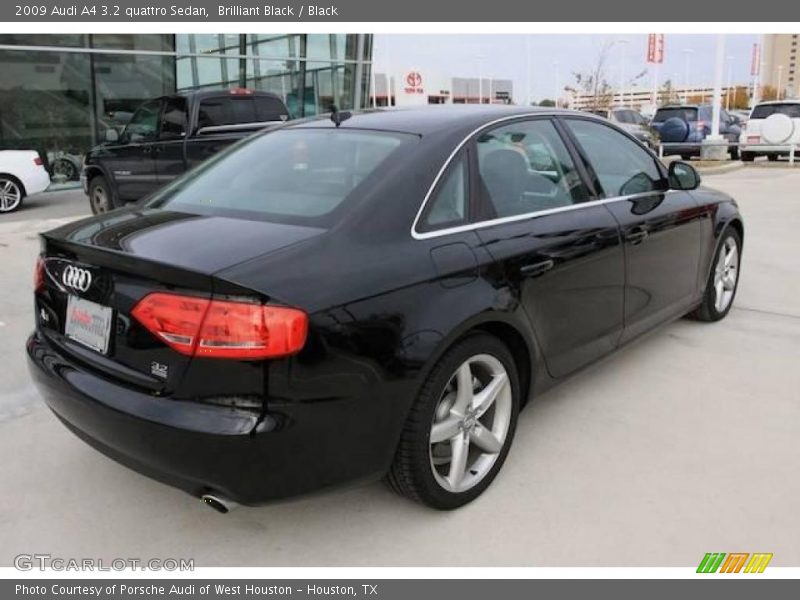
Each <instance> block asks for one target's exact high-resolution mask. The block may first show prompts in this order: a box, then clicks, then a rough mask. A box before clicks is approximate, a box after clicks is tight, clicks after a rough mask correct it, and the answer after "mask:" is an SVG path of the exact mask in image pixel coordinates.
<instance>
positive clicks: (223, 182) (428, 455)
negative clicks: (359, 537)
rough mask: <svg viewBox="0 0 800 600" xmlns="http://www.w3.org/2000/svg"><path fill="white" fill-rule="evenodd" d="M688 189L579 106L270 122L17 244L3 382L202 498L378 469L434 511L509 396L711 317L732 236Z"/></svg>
mask: <svg viewBox="0 0 800 600" xmlns="http://www.w3.org/2000/svg"><path fill="white" fill-rule="evenodd" d="M348 117H349V118H348ZM699 183H700V180H699V177H698V175H697V173H696V172H695V170H694V169H693V168H692V167H691V166H690V165H688V164H686V163H681V162H674V163H672V164H671V165H670V166H669V168H666V167H665V166H664V165H662V164H661V163H660V162H659V161H658V159H657V158H656V157H655V156H654V155H653V154H652V153H651V152H650V151H649V150H648V149H646V148H645V147H644V146H642V144H640V143H639V142H638V141H637V140H636V139H635V138H633V137H631V136H630V135H629V134H627V133H626V132H625V131H623V130H621V129H619V128H617V127H616V126H614V125H613V124H611V123H609V122H608V121H606V120H604V119H599V118H597V117H595V116H593V115H589V114H586V113H576V112H569V111H557V110H552V109H542V110H535V109H530V108H509V107H458V106H450V107H431V108H425V109H408V110H392V111H371V112H364V113H359V114H353V115H349V114H345V113H335V114H334V115H333V116H332V118H328V117H322V118H319V119H312V120H306V121H302V122H301V121H298V122H294V123H290V124H287V125H285V126H283V127H281V128H279V129H277V130H273V131H270V132H266V133H264V134H259V135H256V136H255V137H252V138H249V139H248V140H245V141H244V142H240V143H239V144H237V145H235V146H233V147H231V148H230V149H228V150H226V151H224V152H223V153H221V154H219V155H217V156H216V157H214V158H212V159H211V160H210V161H209V162H207V163H204V164H203V165H202V166H200V167H199V168H197V169H195V170H193V171H191V172H189V173H188V174H186V175H184V176H182V177H180V178H179V179H176V180H175V181H174V182H172V183H171V184H170V185H168V186H167V187H165V188H164V189H162V190H160V191H159V192H157V193H156V194H155V195H154V196H152V197H150V198H148V199H145V200H143V201H141V202H140V203H138V204H136V205H132V206H129V207H127V208H123V209H119V210H116V211H112V212H110V213H107V214H104V215H98V216H96V217H92V218H88V219H85V220H81V221H78V222H75V223H70V224H68V225H65V226H62V227H60V228H58V229H55V230H53V231H50V232H48V233H45V234H43V235H42V247H41V256H40V257H39V259H38V263H37V267H36V276H35V303H36V311H35V314H36V329H35V331H34V333H33V334H32V335H31V337H30V339H29V340H28V343H27V352H28V356H29V358H30V365H31V371H32V373H33V377H34V379H35V381H36V383H37V385H38V388H39V390H40V391H41V393H42V395H43V396H44V398H45V399H46V401H47V403H48V404H49V406H50V408H51V409H52V411H53V412H54V413H55V415H56V416H57V417H58V418H59V419H61V420H62V421H63V422H64V424H65V425H66V426H67V427H68V428H70V429H71V430H72V431H73V432H75V433H76V434H77V435H78V436H79V437H81V438H83V439H84V440H85V441H87V442H88V443H90V444H92V445H93V446H95V447H96V448H97V449H99V450H100V451H102V452H104V453H105V454H107V455H109V456H110V457H112V458H114V459H116V460H117V461H119V462H121V463H123V464H125V465H128V466H130V467H132V468H134V469H136V470H138V471H141V472H144V473H146V474H148V475H150V476H152V477H155V478H157V479H159V480H162V481H164V482H167V483H169V484H171V485H174V486H177V487H179V488H182V489H184V490H186V491H188V492H189V493H191V494H193V495H196V496H198V497H201V498H203V499H204V500H205V501H206V502H207V503H209V504H211V505H212V506H213V507H215V508H217V509H219V510H221V511H225V510H227V509H228V508H229V507H230V506H232V505H233V504H234V503H243V504H248V505H253V504H259V503H262V502H266V501H269V500H271V499H276V498H282V497H287V496H292V495H297V494H302V493H306V492H310V491H314V490H319V489H323V488H329V487H332V486H338V485H341V484H344V483H348V482H354V481H361V480H370V479H373V478H375V479H377V478H380V477H385V478H386V479H387V480H388V482H389V483H390V484H391V486H392V487H393V488H394V489H396V490H397V491H398V492H400V493H401V494H403V495H405V496H408V497H410V498H412V499H415V500H418V501H421V502H423V503H425V504H427V505H429V506H432V507H435V508H438V509H452V508H456V507H458V506H461V505H463V504H465V503H467V502H469V501H471V500H473V499H475V498H476V497H477V496H478V495H480V494H481V493H482V492H483V491H484V490H485V489H486V488H487V486H489V485H490V483H491V482H492V480H493V479H494V478H495V476H496V475H497V473H498V472H499V470H500V469H501V467H502V465H503V462H504V460H505V458H506V456H507V454H508V452H509V449H510V447H511V443H512V440H513V438H514V434H515V429H516V426H517V415H518V412H519V410H520V409H521V408H523V407H524V406H525V404H526V402H527V401H528V400H529V399H530V398H532V397H535V396H537V395H538V394H541V393H542V392H543V391H544V390H546V389H547V388H548V387H550V386H552V385H553V384H555V383H557V382H559V381H561V380H563V379H564V378H565V377H567V376H569V375H570V374H571V373H573V372H575V371H577V370H579V369H581V368H582V367H584V366H586V365H588V364H590V363H592V362H594V361H597V360H598V359H600V358H601V357H603V356H605V355H607V354H609V353H611V352H613V351H614V350H616V349H617V348H620V347H621V346H624V345H625V344H626V343H628V342H630V341H631V340H633V339H635V338H637V337H638V336H640V335H642V334H643V333H645V332H647V331H650V330H652V329H653V328H655V327H657V326H659V325H661V324H663V323H666V322H668V321H670V320H672V319H676V318H679V317H682V316H684V315H687V314H690V315H693V316H694V317H695V318H697V319H699V320H702V321H716V320H719V319H721V318H723V317H724V316H725V315H726V314H727V313H728V311H729V310H730V308H731V304H732V302H733V299H734V295H735V294H736V286H737V282H738V275H739V264H740V257H741V251H742V242H743V239H744V230H743V222H742V218H741V216H740V214H739V211H738V209H737V206H736V203H735V202H734V201H733V200H732V199H731V198H729V197H728V196H726V195H724V194H721V193H719V192H715V191H712V190H709V189H705V188H700V187H698V186H699ZM519 433H520V435H525V433H526V432H525V431H520V432H519Z"/></svg>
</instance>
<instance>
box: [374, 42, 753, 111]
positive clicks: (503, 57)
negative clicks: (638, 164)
mask: <svg viewBox="0 0 800 600" xmlns="http://www.w3.org/2000/svg"><path fill="white" fill-rule="evenodd" d="M716 37H717V36H716V35H678V34H668V35H667V36H666V38H665V44H664V45H665V56H664V64H663V65H661V66H660V70H659V76H658V79H659V81H660V82H662V83H663V81H664V80H665V79H672V80H673V82H676V83H677V85H679V86H683V85H684V83H685V81H686V70H687V69H686V61H687V58H688V61H689V69H688V71H689V83H690V84H691V85H703V84H706V85H712V84H713V78H714V56H715V50H716ZM614 41H615V42H616V43H615V45H614V47H612V49H611V50H610V53H609V57H608V61H607V65H608V66H607V69H606V73H607V77H608V80H609V83H611V84H612V85H614V86H617V85H618V84H619V82H620V78H621V70H623V69H624V71H622V72H624V73H625V75H626V76H625V80H626V81H627V80H628V79H629V78H631V77H632V76H634V75H635V74H638V73H641V72H642V71H644V70H645V69H647V70H648V73H647V75H645V76H644V77H643V78H641V79H640V80H639V81H638V85H640V86H644V87H645V88H646V89H651V87H652V83H651V79H650V78H651V77H652V76H653V69H652V67H651V65H648V64H647V63H646V53H647V35H645V34H642V35H610V34H609V35H606V34H603V35H578V34H575V35H564V34H558V35H555V34H554V35H542V34H536V35H530V36H525V35H473V34H469V35H467V34H441V35H410V34H376V35H375V50H374V59H375V62H376V67H377V68H376V71H377V72H379V73H381V72H387V71H388V72H392V73H395V72H400V71H404V70H407V69H412V68H414V69H419V70H424V69H429V70H433V71H437V72H439V73H442V74H443V75H450V76H454V77H458V76H462V77H477V76H479V75H480V76H482V77H495V78H498V79H513V80H514V95H515V97H516V100H517V102H519V103H521V102H522V101H524V96H525V94H526V91H527V89H528V78H527V77H526V71H527V63H528V60H527V54H526V47H528V46H529V47H530V90H531V97H532V99H533V100H536V101H538V100H541V99H542V98H552V97H553V95H554V94H555V90H556V89H563V87H564V85H568V84H570V83H572V82H573V78H572V73H573V72H574V71H584V70H588V69H589V68H591V66H592V64H593V63H594V62H596V59H597V56H598V54H599V50H600V48H602V46H603V44H604V43H606V42H614ZM759 41H760V36H758V35H755V34H754V35H727V36H726V37H725V56H726V63H725V73H724V83H727V77H728V65H730V69H731V74H732V80H733V83H742V84H743V83H746V82H749V81H750V60H751V54H752V48H753V44H754V43H756V42H759ZM687 51H688V52H687Z"/></svg>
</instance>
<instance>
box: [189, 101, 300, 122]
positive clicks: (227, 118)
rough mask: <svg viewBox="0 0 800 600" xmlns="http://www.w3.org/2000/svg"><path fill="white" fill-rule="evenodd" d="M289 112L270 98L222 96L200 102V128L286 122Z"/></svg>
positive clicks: (281, 104)
mask: <svg viewBox="0 0 800 600" xmlns="http://www.w3.org/2000/svg"><path fill="white" fill-rule="evenodd" d="M288 117H289V111H288V110H287V109H286V106H285V105H284V104H283V102H281V101H280V100H279V99H278V98H272V97H269V96H220V97H218V98H206V99H204V100H202V101H201V102H200V108H199V113H198V116H197V125H198V127H216V126H219V125H236V124H239V123H257V122H261V121H285V120H286V119H287V118H288Z"/></svg>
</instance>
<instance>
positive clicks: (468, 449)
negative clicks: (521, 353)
mask: <svg viewBox="0 0 800 600" xmlns="http://www.w3.org/2000/svg"><path fill="white" fill-rule="evenodd" d="M511 393H512V392H511V384H510V382H509V378H508V373H507V372H506V369H505V367H504V366H503V363H501V362H500V361H499V360H497V359H496V358H495V357H494V356H491V355H489V354H477V355H475V356H473V357H471V358H469V359H467V360H466V361H464V362H463V363H462V364H461V366H460V367H459V368H458V369H456V372H455V373H453V375H452V376H451V377H450V381H449V382H448V383H447V385H446V386H445V389H444V392H442V396H441V398H440V399H439V403H438V405H437V407H436V412H435V414H434V418H433V423H432V426H431V433H430V446H429V448H430V449H429V454H430V461H431V469H432V470H433V475H434V477H435V478H436V481H437V483H438V484H439V485H440V486H442V488H444V489H445V490H447V491H449V492H454V493H459V492H464V491H466V490H468V489H470V488H472V487H473V486H475V485H477V484H478V483H479V482H480V481H481V480H482V479H483V478H484V477H486V474H487V473H489V471H490V470H491V468H492V466H493V465H494V463H495V461H496V460H497V457H498V456H499V454H500V452H501V451H502V449H503V446H504V445H505V441H506V436H507V435H508V429H509V426H510V424H511V409H512V396H511Z"/></svg>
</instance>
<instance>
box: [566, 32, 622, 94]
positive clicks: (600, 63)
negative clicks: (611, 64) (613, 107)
mask: <svg viewBox="0 0 800 600" xmlns="http://www.w3.org/2000/svg"><path fill="white" fill-rule="evenodd" d="M613 46H614V42H603V45H602V46H600V50H599V51H598V53H597V58H596V59H595V61H594V64H593V65H592V67H591V68H590V69H588V70H586V71H575V72H573V73H572V77H573V78H574V80H575V85H574V86H566V87H565V88H564V89H565V90H566V91H568V92H572V93H573V94H584V95H587V96H589V97H590V106H589V107H588V108H590V109H591V110H599V109H601V108H607V107H608V106H609V105H610V104H611V98H612V95H611V84H609V83H608V79H607V77H606V63H607V62H608V55H609V53H610V52H611V48H612V47H613Z"/></svg>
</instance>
